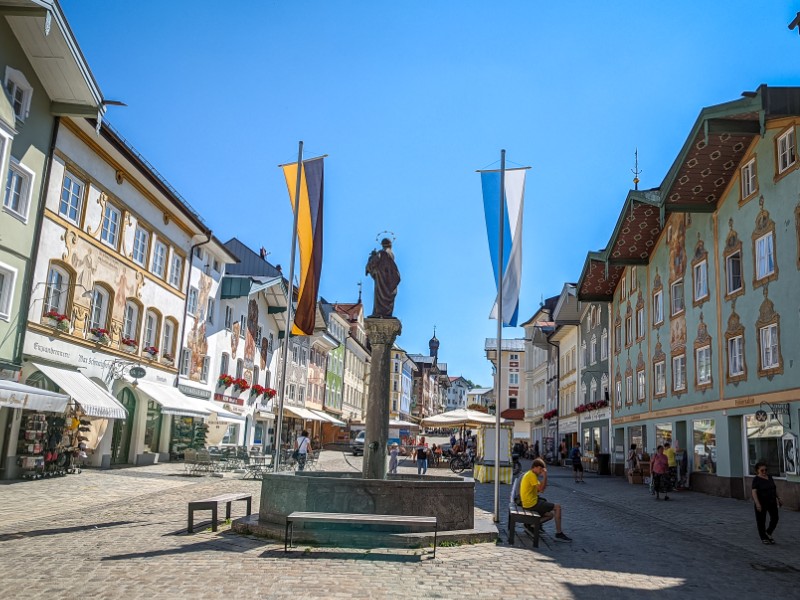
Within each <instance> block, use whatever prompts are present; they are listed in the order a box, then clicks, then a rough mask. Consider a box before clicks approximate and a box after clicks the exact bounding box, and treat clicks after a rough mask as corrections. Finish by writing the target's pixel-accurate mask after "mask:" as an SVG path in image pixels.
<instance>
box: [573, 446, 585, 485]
mask: <svg viewBox="0 0 800 600" xmlns="http://www.w3.org/2000/svg"><path fill="white" fill-rule="evenodd" d="M581 456H583V455H582V454H581V445H580V444H576V445H575V447H574V448H573V449H572V450H570V453H569V458H570V460H571V461H572V473H573V474H574V475H575V483H586V482H585V481H584V480H583V461H581Z"/></svg>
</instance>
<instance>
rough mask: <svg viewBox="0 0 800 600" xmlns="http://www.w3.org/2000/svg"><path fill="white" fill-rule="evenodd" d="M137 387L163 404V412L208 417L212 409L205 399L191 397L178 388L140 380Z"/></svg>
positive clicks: (183, 415)
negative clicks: (208, 406) (207, 405)
mask: <svg viewBox="0 0 800 600" xmlns="http://www.w3.org/2000/svg"><path fill="white" fill-rule="evenodd" d="M136 389H137V390H139V391H140V392H142V393H143V394H144V395H145V396H147V397H148V398H150V399H151V400H154V401H155V402H158V403H159V404H160V405H161V413H162V414H165V415H178V416H181V417H201V418H205V417H207V416H208V415H209V414H210V413H211V411H210V410H208V409H207V408H206V407H205V406H204V404H205V403H206V401H205V400H200V399H199V398H191V397H189V396H187V395H186V394H184V393H183V392H181V391H180V390H179V389H178V388H176V387H172V386H170V385H161V384H160V383H153V382H152V381H144V380H142V379H140V380H138V383H137V384H136Z"/></svg>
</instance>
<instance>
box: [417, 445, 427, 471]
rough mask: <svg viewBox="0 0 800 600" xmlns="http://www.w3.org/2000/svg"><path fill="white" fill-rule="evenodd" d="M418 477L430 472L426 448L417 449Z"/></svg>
mask: <svg viewBox="0 0 800 600" xmlns="http://www.w3.org/2000/svg"><path fill="white" fill-rule="evenodd" d="M416 454H417V475H425V474H426V473H427V472H428V449H427V448H426V447H425V446H419V447H418V448H417V453H416Z"/></svg>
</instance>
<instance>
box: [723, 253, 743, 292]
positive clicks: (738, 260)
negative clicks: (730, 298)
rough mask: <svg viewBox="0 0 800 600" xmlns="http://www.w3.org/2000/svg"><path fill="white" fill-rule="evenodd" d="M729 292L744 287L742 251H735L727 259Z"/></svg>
mask: <svg viewBox="0 0 800 600" xmlns="http://www.w3.org/2000/svg"><path fill="white" fill-rule="evenodd" d="M725 266H726V271H727V279H728V281H727V283H728V294H732V293H733V292H736V291H739V290H740V289H742V253H741V252H734V253H733V254H731V255H730V256H729V257H728V258H726V259H725Z"/></svg>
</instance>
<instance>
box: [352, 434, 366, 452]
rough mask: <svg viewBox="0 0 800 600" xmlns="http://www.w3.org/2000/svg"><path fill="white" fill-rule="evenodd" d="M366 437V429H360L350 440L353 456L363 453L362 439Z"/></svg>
mask: <svg viewBox="0 0 800 600" xmlns="http://www.w3.org/2000/svg"><path fill="white" fill-rule="evenodd" d="M366 437H367V432H366V430H361V431H359V432H358V435H357V436H356V437H354V438H353V439H352V440H350V450H352V451H353V456H358V455H359V454H364V439H365V438H366Z"/></svg>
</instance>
